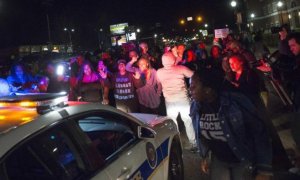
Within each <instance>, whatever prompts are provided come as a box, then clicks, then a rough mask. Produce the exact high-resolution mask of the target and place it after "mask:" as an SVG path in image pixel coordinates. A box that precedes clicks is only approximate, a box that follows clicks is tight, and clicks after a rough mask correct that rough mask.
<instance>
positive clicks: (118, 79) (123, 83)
mask: <svg viewBox="0 0 300 180" xmlns="http://www.w3.org/2000/svg"><path fill="white" fill-rule="evenodd" d="M117 64H118V72H116V73H115V74H114V75H113V76H112V79H111V87H112V88H113V89H114V97H115V102H116V108H117V109H120V110H122V111H124V112H127V113H129V112H139V108H138V100H137V95H136V88H139V87H141V86H142V81H141V79H140V74H139V73H138V72H136V73H135V74H133V73H131V72H127V71H126V61H125V60H124V59H120V60H118V61H117ZM102 78H106V77H105V76H103V75H102Z"/></svg>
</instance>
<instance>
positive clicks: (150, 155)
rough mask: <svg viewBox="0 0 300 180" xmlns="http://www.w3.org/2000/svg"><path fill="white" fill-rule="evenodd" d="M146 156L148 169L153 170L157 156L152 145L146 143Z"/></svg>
mask: <svg viewBox="0 0 300 180" xmlns="http://www.w3.org/2000/svg"><path fill="white" fill-rule="evenodd" d="M146 154H147V158H148V163H149V165H150V167H151V168H152V169H154V168H155V167H156V164H157V154H156V150H155V147H154V145H153V144H152V143H150V142H147V143H146Z"/></svg>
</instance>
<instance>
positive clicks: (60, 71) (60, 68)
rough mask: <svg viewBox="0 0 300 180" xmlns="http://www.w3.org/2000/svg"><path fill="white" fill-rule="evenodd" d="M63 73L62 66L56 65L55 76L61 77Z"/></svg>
mask: <svg viewBox="0 0 300 180" xmlns="http://www.w3.org/2000/svg"><path fill="white" fill-rule="evenodd" d="M64 72H65V68H64V66H63V65H58V66H57V68H56V75H58V76H62V75H63V74H64Z"/></svg>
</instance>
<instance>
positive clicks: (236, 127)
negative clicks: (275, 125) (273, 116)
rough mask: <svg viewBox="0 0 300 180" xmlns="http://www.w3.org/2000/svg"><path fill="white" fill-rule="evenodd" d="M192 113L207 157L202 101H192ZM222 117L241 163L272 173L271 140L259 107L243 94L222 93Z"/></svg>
mask: <svg viewBox="0 0 300 180" xmlns="http://www.w3.org/2000/svg"><path fill="white" fill-rule="evenodd" d="M190 112H191V113H190V116H191V118H192V120H193V124H194V126H195V132H196V138H197V141H198V142H197V144H198V146H199V149H200V154H201V156H202V157H205V156H206V155H207V152H208V147H207V146H206V145H205V144H204V143H203V141H201V138H200V137H199V134H200V133H199V132H200V131H201V127H200V126H199V121H200V117H201V104H200V103H199V102H195V101H194V102H192V105H191V111H190ZM219 120H220V122H221V126H222V129H223V131H224V135H225V136H226V138H227V142H228V145H229V147H230V148H231V150H232V152H233V153H234V154H235V156H236V157H237V158H238V159H239V160H240V161H241V162H247V161H248V162H251V163H253V165H254V166H255V167H256V168H257V169H258V170H260V171H264V172H266V171H267V172H270V171H271V164H272V149H271V141H270V138H269V136H268V131H267V129H266V127H265V125H264V123H263V120H262V119H261V118H260V117H259V116H258V113H257V110H256V108H255V106H254V105H253V104H252V103H251V101H250V100H249V99H248V98H247V97H246V96H244V95H242V94H239V93H229V92H226V93H222V94H221V96H220V108H219Z"/></svg>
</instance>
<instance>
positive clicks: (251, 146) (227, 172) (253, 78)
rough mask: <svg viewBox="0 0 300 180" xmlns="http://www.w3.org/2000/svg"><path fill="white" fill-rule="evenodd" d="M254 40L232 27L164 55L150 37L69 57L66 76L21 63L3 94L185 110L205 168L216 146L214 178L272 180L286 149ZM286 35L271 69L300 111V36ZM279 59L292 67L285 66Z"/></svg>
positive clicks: (171, 112)
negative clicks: (58, 95) (115, 49)
mask: <svg viewBox="0 0 300 180" xmlns="http://www.w3.org/2000/svg"><path fill="white" fill-rule="evenodd" d="M254 39H255V41H254V42H253V46H252V47H251V46H249V45H248V44H247V46H246V45H245V44H243V42H241V41H240V40H239V39H237V38H236V37H235V36H234V35H233V34H229V35H228V37H227V38H225V39H214V42H213V43H212V46H211V48H210V51H208V50H207V48H206V45H205V44H204V43H203V42H197V43H195V44H184V43H178V44H172V45H171V44H169V45H166V47H165V48H164V50H163V52H162V55H161V56H157V55H156V56H154V55H152V54H151V53H150V52H149V49H151V48H149V47H148V44H147V43H145V42H142V43H140V44H139V46H137V47H134V48H133V49H130V50H128V51H127V52H125V53H124V52H123V56H121V55H120V56H119V57H116V58H112V57H115V55H112V54H109V53H102V55H101V56H100V57H99V58H98V61H96V62H94V61H93V62H92V61H91V60H90V59H88V58H86V57H84V56H83V55H78V56H77V57H76V59H73V60H72V61H70V66H71V74H70V77H69V78H68V80H65V79H64V78H59V77H55V76H54V75H53V74H54V73H53V71H54V70H53V66H51V64H49V65H48V66H47V70H46V71H45V72H47V73H46V74H45V76H42V77H44V78H38V77H37V76H35V75H32V74H31V73H29V72H28V71H26V69H25V67H24V65H22V64H15V65H14V66H13V67H12V68H11V71H10V75H9V76H8V77H7V81H1V82H3V83H6V85H7V86H6V87H8V88H7V90H6V91H5V92H3V94H10V93H16V92H30V93H35V92H59V91H62V90H66V91H69V99H70V100H72V101H88V102H101V103H102V104H105V105H111V106H114V107H116V108H118V109H120V110H122V111H124V112H141V113H153V114H159V115H168V116H170V117H171V118H172V119H173V120H174V122H175V123H176V124H178V122H177V119H178V117H180V119H181V120H182V122H183V124H184V126H185V131H186V133H187V137H188V140H189V143H190V144H188V145H186V147H185V148H188V149H190V150H191V151H193V152H197V153H199V154H201V156H202V157H203V161H202V163H201V168H202V170H203V171H204V172H208V169H207V168H208V166H207V157H209V156H208V155H209V153H208V151H207V150H208V149H209V150H210V152H211V154H212V156H210V158H211V163H212V165H211V167H210V168H211V170H210V174H211V179H224V177H226V179H232V177H233V179H247V178H250V177H252V176H253V175H255V176H256V178H261V179H268V178H270V177H271V176H272V161H273V163H274V156H275V155H276V156H280V154H281V155H282V156H283V155H284V154H285V153H283V151H284V150H282V147H280V146H282V145H281V144H280V140H279V141H278V139H279V138H278V135H277V134H276V133H274V127H273V125H272V123H271V121H270V119H269V118H268V115H267V114H268V113H267V107H268V96H267V95H268V90H267V88H266V86H265V82H264V78H262V76H263V72H261V71H259V68H257V66H266V64H265V63H266V62H264V61H260V60H261V59H264V58H266V55H267V54H268V53H269V50H268V49H267V48H266V46H265V45H264V44H263V42H262V38H261V37H260V35H259V34H257V35H256V36H255V38H254ZM280 40H281V41H280V46H279V53H280V58H279V60H280V61H282V62H277V64H275V65H274V67H272V68H274V73H275V71H276V73H278V74H279V75H278V74H277V76H276V75H275V79H276V81H277V82H279V83H281V84H282V86H283V87H284V88H285V92H286V93H287V95H288V97H290V98H291V100H292V102H293V110H294V111H299V107H300V95H299V94H300V90H299V87H300V85H299V82H300V79H299V77H300V73H299V69H300V68H299V65H300V64H299V63H300V59H299V57H300V35H299V33H290V32H289V29H287V27H282V31H281V32H280ZM285 57H286V58H285ZM278 64H280V65H278ZM281 64H284V65H286V66H284V67H287V68H288V69H284V70H282V69H281V68H280V67H281ZM272 66H273V64H272ZM268 71H271V69H269V70H268ZM279 77H280V78H279ZM190 78H191V82H189V81H188V79H190ZM41 79H43V81H40V80H41ZM65 87H67V89H66V88H65ZM8 89H9V90H8ZM274 142H277V143H274ZM272 154H273V155H272ZM282 159H284V158H282ZM282 159H281V160H282ZM282 163H283V164H284V163H285V162H284V161H282ZM287 164H288V163H287ZM287 166H288V165H287ZM246 171H247V173H245V172H246ZM253 173H255V174H253ZM221 177H222V178H221Z"/></svg>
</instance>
